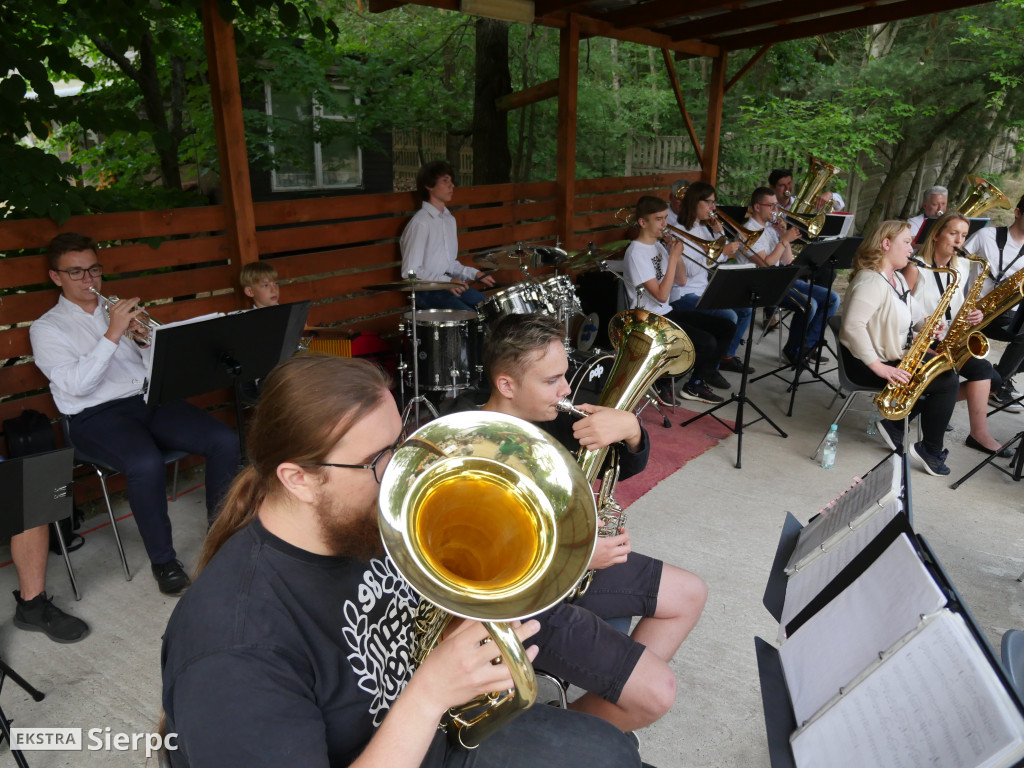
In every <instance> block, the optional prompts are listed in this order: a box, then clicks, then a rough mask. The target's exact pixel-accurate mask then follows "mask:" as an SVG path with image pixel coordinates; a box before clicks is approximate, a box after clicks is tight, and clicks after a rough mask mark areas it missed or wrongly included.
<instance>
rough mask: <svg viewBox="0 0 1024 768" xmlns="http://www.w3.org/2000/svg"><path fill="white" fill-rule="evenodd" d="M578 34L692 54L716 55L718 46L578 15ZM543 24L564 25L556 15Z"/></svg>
mask: <svg viewBox="0 0 1024 768" xmlns="http://www.w3.org/2000/svg"><path fill="white" fill-rule="evenodd" d="M578 18H579V26H580V35H581V36H582V37H610V38H614V39H615V40H625V41H626V42H629V43H639V44H640V45H649V46H651V47H653V48H668V49H669V50H670V51H678V52H679V53H688V54H692V55H694V56H717V55H718V53H719V48H718V46H717V45H716V44H714V43H703V42H700V41H699V40H673V39H672V38H670V37H669V36H668V35H663V34H661V33H660V32H654V31H651V30H649V29H638V28H634V27H630V28H628V29H620V28H619V27H616V26H614V25H612V24H609V23H608V22H607V21H602V20H600V19H595V18H592V17H590V16H579V17H578ZM543 23H544V24H549V25H550V26H552V27H560V26H563V25H564V21H562V20H561V19H558V18H557V17H554V16H553V17H549V18H547V19H545V20H544V22H543Z"/></svg>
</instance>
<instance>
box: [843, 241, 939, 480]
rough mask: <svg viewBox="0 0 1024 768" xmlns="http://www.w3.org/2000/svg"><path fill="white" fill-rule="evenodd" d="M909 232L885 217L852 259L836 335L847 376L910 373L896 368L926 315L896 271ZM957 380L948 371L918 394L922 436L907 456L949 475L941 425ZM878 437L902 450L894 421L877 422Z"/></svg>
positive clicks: (876, 378) (904, 258)
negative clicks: (851, 274)
mask: <svg viewBox="0 0 1024 768" xmlns="http://www.w3.org/2000/svg"><path fill="white" fill-rule="evenodd" d="M912 237H913V236H912V233H911V231H910V225H909V224H907V222H905V221H884V222H882V223H881V224H879V225H878V227H877V228H876V229H875V231H874V232H872V233H871V234H870V235H868V236H867V237H865V238H864V242H863V243H861V246H860V248H858V249H857V254H856V256H855V257H854V261H853V276H852V278H851V280H850V285H849V287H848V288H847V290H846V298H845V299H844V300H843V305H844V306H845V307H846V309H845V311H844V312H843V322H842V327H841V330H840V334H839V341H840V345H839V347H840V349H839V351H840V354H842V355H843V363H844V367H845V368H846V372H847V374H848V375H849V377H850V379H851V380H852V381H854V382H856V383H858V384H862V385H864V386H870V387H877V388H879V389H881V388H882V387H884V386H885V385H886V384H888V383H889V382H895V383H897V384H906V383H907V382H908V381H909V380H910V374H908V373H907V372H906V371H904V370H901V369H900V368H899V364H900V360H901V359H902V358H903V354H904V352H905V351H906V349H907V348H908V347H909V346H910V344H911V343H912V342H913V339H914V328H917V327H920V324H921V323H922V322H923V321H924V320H925V319H926V318H927V316H928V315H927V313H926V312H925V311H924V308H923V307H922V306H921V304H920V302H918V301H916V300H915V299H914V296H913V295H912V293H911V290H910V286H909V285H908V284H907V281H906V278H904V277H903V275H902V274H900V272H899V270H901V269H903V268H904V267H906V266H907V264H908V262H909V259H910V254H911V253H912V252H913V247H912V245H911V241H912ZM958 389H959V380H958V377H957V375H956V374H955V373H954V372H953V371H946V372H945V373H943V374H941V375H939V376H937V377H936V378H935V379H933V380H932V382H931V383H930V384H929V385H928V388H927V390H926V391H925V393H923V394H922V396H921V397H919V398H918V400H917V402H916V403H915V404H914V409H913V411H912V412H911V418H914V417H915V416H918V415H920V417H921V432H922V435H923V439H922V440H921V441H920V442H918V443H915V444H914V445H913V446H911V448H910V453H911V455H912V456H913V457H914V458H916V459H917V460H918V461H920V462H921V464H922V465H923V466H924V469H925V471H926V472H928V474H930V475H935V476H940V475H948V474H949V467H947V466H946V456H947V454H948V451H947V450H946V449H945V448H944V447H943V441H944V440H945V435H946V425H947V424H949V418H950V416H951V415H952V413H953V408H954V406H956V398H957V391H958ZM879 425H880V427H881V429H880V430H879V431H880V433H881V435H882V437H883V438H884V439H885V441H886V442H887V443H888V444H889V447H890V448H892V449H893V450H902V448H903V430H902V429H901V428H900V424H899V423H898V422H892V421H888V420H885V419H883V420H882V421H881V422H879Z"/></svg>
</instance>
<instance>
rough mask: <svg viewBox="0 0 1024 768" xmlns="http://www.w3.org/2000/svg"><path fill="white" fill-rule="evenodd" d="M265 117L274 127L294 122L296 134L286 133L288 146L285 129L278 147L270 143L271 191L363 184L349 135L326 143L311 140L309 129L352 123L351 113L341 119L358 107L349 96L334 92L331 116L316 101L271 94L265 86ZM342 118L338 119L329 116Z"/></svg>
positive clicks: (360, 160)
mask: <svg viewBox="0 0 1024 768" xmlns="http://www.w3.org/2000/svg"><path fill="white" fill-rule="evenodd" d="M264 88H265V95H266V107H267V114H268V115H269V116H270V117H272V118H275V121H274V122H275V125H281V122H282V121H288V122H293V123H294V125H295V130H294V131H288V132H287V135H288V142H287V143H288V146H285V140H284V135H285V132H284V129H280V128H275V130H281V134H280V135H281V137H282V138H281V139H280V140H279V141H278V143H276V144H275V143H274V142H273V141H272V142H271V145H270V151H271V153H272V154H273V155H274V160H275V164H276V166H277V167H276V168H275V169H274V170H272V171H271V173H270V184H271V189H272V190H273V191H274V192H286V191H292V190H304V189H352V188H356V187H361V186H362V185H363V158H362V153H361V151H360V149H359V146H358V145H357V144H356V141H355V139H354V138H353V137H351V136H334V137H333V138H331V139H329V140H328V141H325V142H320V141H315V140H314V139H313V129H314V127H315V126H318V125H320V127H323V126H322V125H321V121H328V120H330V121H336V122H339V123H343V122H344V123H350V122H352V117H351V115H350V114H344V113H345V111H346V107H350V106H354V105H356V104H358V103H359V102H358V101H357V100H356V99H355V98H354V97H353V96H352V94H351V92H350V91H349V90H348V89H346V88H342V87H336V88H335V89H334V90H335V96H336V98H335V104H334V105H332V106H331V108H330V113H328V112H327V111H325V108H324V107H323V106H321V105H320V104H319V103H318V102H317V101H316V99H310V98H309V97H303V96H298V95H295V94H291V93H287V92H284V91H283V90H277V91H275V90H273V89H272V87H271V84H270V83H266V84H265V86H264ZM332 113H340V114H332Z"/></svg>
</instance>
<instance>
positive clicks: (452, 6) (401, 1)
mask: <svg viewBox="0 0 1024 768" xmlns="http://www.w3.org/2000/svg"><path fill="white" fill-rule="evenodd" d="M409 4H410V3H407V2H405V0H370V3H369V6H368V7H369V9H370V12H371V13H383V12H384V11H390V10H391V9H392V8H400V7H401V6H403V5H409ZM411 4H412V5H426V6H430V7H431V8H441V9H443V10H446V11H457V10H459V0H415V2H413V3H411Z"/></svg>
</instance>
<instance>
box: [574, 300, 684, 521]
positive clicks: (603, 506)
mask: <svg viewBox="0 0 1024 768" xmlns="http://www.w3.org/2000/svg"><path fill="white" fill-rule="evenodd" d="M608 336H609V338H610V339H611V342H612V346H614V347H615V349H616V350H617V354H616V356H615V362H614V363H612V369H611V373H609V374H608V379H607V381H606V382H605V385H604V389H602V390H601V394H600V396H599V397H598V400H597V404H598V405H602V406H605V407H608V408H617V409H619V410H622V411H631V410H633V409H634V408H636V406H637V405H638V404H639V403H640V400H641V399H642V398H643V396H644V395H645V394H646V393H647V390H648V389H650V387H651V385H652V384H654V381H655V379H657V378H658V377H659V376H661V375H662V374H666V373H667V374H668V375H670V376H681V375H682V374H684V373H686V371H688V370H690V368H692V367H693V362H694V350H693V342H691V341H690V337H689V336H687V335H686V332H685V331H683V329H682V328H680V327H679V326H678V325H676V324H675V323H673V322H672V321H671V320H669V319H668V318H665V317H662V316H661V315H657V314H655V313H653V312H648V311H647V310H646V309H630V310H626V311H625V312H620V313H619V314H617V315H615V317H613V318H612V319H611V321H610V322H609V323H608ZM558 408H559V410H561V411H565V412H569V413H575V414H576V415H577V416H585V415H586V414H585V413H583V412H582V411H579V410H577V409H575V408H573V406H572V403H570V402H568V401H567V400H562V401H561V402H559V404H558ZM611 448H612V446H607V447H605V448H600V449H598V450H596V451H590V450H586V449H584V448H581V449H580V452H579V456H578V457H577V461H579V464H580V468H581V469H582V470H583V474H584V476H585V477H586V478H587V482H588V483H590V484H591V485H593V484H594V482H596V481H597V479H598V475H599V474H600V473H601V469H602V467H604V465H605V457H606V456H607V455H608V452H609V449H611ZM618 476H619V461H618V452H617V451H613V453H612V460H611V462H610V464H609V466H608V467H607V468H606V469H605V470H604V474H603V475H601V489H600V493H599V497H598V510H597V514H598V517H599V519H600V526H599V528H598V535H599V536H614V535H615V534H616V533H618V530H619V528H621V527H622V525H623V524H624V523H625V519H626V514H625V512H624V511H623V509H622V507H620V506H619V505H618V503H616V501H615V498H614V490H615V483H616V481H617V480H618Z"/></svg>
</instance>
